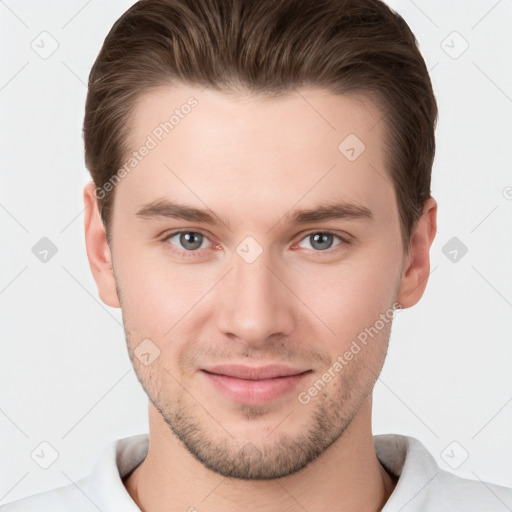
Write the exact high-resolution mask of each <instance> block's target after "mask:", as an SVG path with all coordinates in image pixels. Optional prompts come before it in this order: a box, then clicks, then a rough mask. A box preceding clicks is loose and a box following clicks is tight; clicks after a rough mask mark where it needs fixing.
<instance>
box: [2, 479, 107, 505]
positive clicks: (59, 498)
mask: <svg viewBox="0 0 512 512" xmlns="http://www.w3.org/2000/svg"><path fill="white" fill-rule="evenodd" d="M84 483H86V479H82V480H80V481H78V482H76V485H75V484H69V485H65V486H63V487H57V488H56V489H51V490H49V491H44V492H40V493H38V494H33V495H32V496H27V497H25V498H22V499H20V500H17V501H13V502H12V503H8V504H7V505H2V506H0V512H65V511H69V510H74V511H76V512H89V511H91V512H92V511H93V510H94V511H95V512H98V508H97V507H96V505H94V504H93V503H92V502H91V501H90V500H89V499H88V498H87V497H86V495H85V494H83V493H82V492H80V487H81V484H82V485H83V484H84Z"/></svg>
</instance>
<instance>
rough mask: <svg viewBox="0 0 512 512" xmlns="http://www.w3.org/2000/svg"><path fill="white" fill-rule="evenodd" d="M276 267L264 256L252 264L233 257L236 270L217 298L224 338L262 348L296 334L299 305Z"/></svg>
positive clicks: (230, 275)
mask: <svg viewBox="0 0 512 512" xmlns="http://www.w3.org/2000/svg"><path fill="white" fill-rule="evenodd" d="M275 267H276V265H272V262H271V261H270V258H269V257H267V255H266V253H265V252H264V253H263V254H262V255H260V256H259V258H258V259H257V260H256V261H254V262H252V263H247V262H246V261H244V260H243V259H242V258H240V257H239V256H238V255H237V254H235V255H234V268H233V270H232V271H231V272H230V273H229V275H228V276H226V279H225V280H223V283H222V284H223V286H222V288H221V290H220V295H219V296H218V299H219V304H218V309H217V311H218V315H217V318H218V328H219V330H220V331H221V332H222V333H223V334H224V335H226V336H230V337H232V338H233V337H234V338H239V339H240V340H242V341H244V342H245V343H246V344H248V345H251V346H253V347H263V346H264V345H265V344H267V343H268V342H269V339H270V338H272V339H275V338H280V337H282V336H287V335H289V334H290V333H291V332H292V331H293V329H294V314H293V311H294V308H296V307H297V304H296V302H298V301H297V299H296V298H294V297H293V294H292V293H291V292H290V290H289V288H287V286H286V285H285V284H283V282H286V277H285V276H284V275H282V272H280V271H279V269H277V268H275ZM294 301H295V302H294Z"/></svg>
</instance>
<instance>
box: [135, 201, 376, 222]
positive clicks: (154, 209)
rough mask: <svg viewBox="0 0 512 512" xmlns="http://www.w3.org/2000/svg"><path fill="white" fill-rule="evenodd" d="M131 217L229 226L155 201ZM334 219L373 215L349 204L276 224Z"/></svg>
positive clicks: (195, 211)
mask: <svg viewBox="0 0 512 512" xmlns="http://www.w3.org/2000/svg"><path fill="white" fill-rule="evenodd" d="M135 215H136V216H137V217H140V218H142V219H152V218H158V217H163V218H170V219H181V220H185V221H190V222H199V223H203V224H211V225H212V226H218V225H219V224H220V223H221V222H222V223H223V224H225V225H227V226H229V223H228V222H224V221H223V220H222V219H221V218H219V217H218V216H217V215H215V214H214V213H213V212H212V210H210V209H200V208H195V207H193V206H188V205H183V204H179V203H175V202H172V201H169V200H166V199H160V200H156V201H153V202H151V203H148V204H146V205H144V206H143V207H142V208H140V209H139V210H138V211H137V213H136V214H135ZM337 219H373V214H372V212H371V210H370V209H368V208H367V207H366V206H363V205H360V204H357V203H353V202H352V203H335V204H323V205H319V206H318V207H316V208H311V209H307V210H297V211H294V212H291V213H287V214H286V215H284V216H283V218H282V219H281V221H279V223H282V222H289V223H290V224H292V225H300V224H310V223H312V222H321V221H328V220H337Z"/></svg>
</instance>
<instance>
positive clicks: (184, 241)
mask: <svg viewBox="0 0 512 512" xmlns="http://www.w3.org/2000/svg"><path fill="white" fill-rule="evenodd" d="M176 237H178V242H179V244H180V245H181V248H183V249H185V251H196V250H197V249H204V247H202V245H203V243H204V242H205V241H206V240H208V238H206V237H205V236H204V235H202V234H201V233H197V232H196V231H178V232H177V233H172V234H171V235H169V236H168V237H167V238H166V240H169V241H171V240H172V239H173V238H176ZM171 243H172V242H171ZM173 245H174V244H173ZM178 248H180V247H178Z"/></svg>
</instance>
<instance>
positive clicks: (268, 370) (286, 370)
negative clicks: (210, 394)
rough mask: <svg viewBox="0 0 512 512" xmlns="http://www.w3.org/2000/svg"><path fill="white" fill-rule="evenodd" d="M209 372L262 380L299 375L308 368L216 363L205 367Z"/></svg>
mask: <svg viewBox="0 0 512 512" xmlns="http://www.w3.org/2000/svg"><path fill="white" fill-rule="evenodd" d="M204 370H205V371H207V372H209V373H215V374H217V375H225V376H226V377H235V378H237V379H245V380H263V379H275V378H278V377H290V376H291V375H299V374H301V373H304V372H306V371H308V370H303V369H299V368H294V367H291V366H285V365H279V364H274V365H268V366H260V367H255V366H243V365H227V364H226V365H217V366H212V367H210V368H205V369H204Z"/></svg>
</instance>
